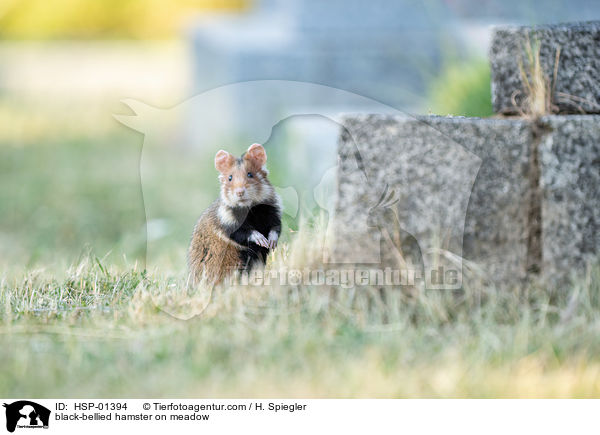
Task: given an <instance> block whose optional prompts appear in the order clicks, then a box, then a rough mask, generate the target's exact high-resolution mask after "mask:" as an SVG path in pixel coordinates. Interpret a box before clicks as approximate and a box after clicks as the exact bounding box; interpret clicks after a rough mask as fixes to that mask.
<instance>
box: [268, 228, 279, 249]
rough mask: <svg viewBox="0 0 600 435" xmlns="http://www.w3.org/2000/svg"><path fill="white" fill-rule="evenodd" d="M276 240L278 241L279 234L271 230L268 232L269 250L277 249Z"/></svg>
mask: <svg viewBox="0 0 600 435" xmlns="http://www.w3.org/2000/svg"><path fill="white" fill-rule="evenodd" d="M277 240H279V234H277V231H274V230H271V231H269V248H270V249H275V248H276V247H277Z"/></svg>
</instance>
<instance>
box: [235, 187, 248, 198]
mask: <svg viewBox="0 0 600 435" xmlns="http://www.w3.org/2000/svg"><path fill="white" fill-rule="evenodd" d="M234 193H235V194H236V195H237V196H238V197H239V198H241V197H242V196H244V194H245V193H246V189H244V188H243V187H238V188H237V189H235V191H234Z"/></svg>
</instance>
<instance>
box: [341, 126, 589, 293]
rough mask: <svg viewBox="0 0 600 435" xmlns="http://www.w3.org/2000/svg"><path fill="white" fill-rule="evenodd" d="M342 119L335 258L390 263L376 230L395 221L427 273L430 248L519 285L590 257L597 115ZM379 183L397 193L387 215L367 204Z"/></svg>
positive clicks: (566, 271)
mask: <svg viewBox="0 0 600 435" xmlns="http://www.w3.org/2000/svg"><path fill="white" fill-rule="evenodd" d="M344 125H345V127H346V128H347V131H346V132H345V133H344V134H342V136H341V140H340V148H339V154H340V168H339V176H338V178H339V187H338V192H339V195H338V196H339V197H338V201H337V204H336V231H337V233H338V235H340V236H341V237H338V238H337V239H336V245H335V246H336V248H335V250H334V253H335V254H336V255H335V256H336V257H337V258H338V259H344V258H346V259H348V261H350V260H357V258H351V257H352V255H354V256H356V253H357V252H358V253H359V254H360V255H363V256H364V255H367V256H368V254H374V255H372V256H371V257H370V259H371V260H372V261H371V262H374V263H376V262H378V261H380V262H381V263H382V264H385V265H388V264H393V262H394V260H395V258H394V255H391V254H390V249H389V245H390V244H389V241H386V240H385V237H383V235H384V232H385V231H382V228H392V229H394V225H396V226H397V229H398V231H396V233H395V236H397V237H396V239H397V240H396V239H395V238H394V237H392V239H394V240H393V241H394V242H395V243H396V242H397V245H398V246H400V247H401V248H402V251H403V254H407V253H408V256H409V257H410V256H411V255H413V254H414V252H415V250H414V249H412V250H411V243H412V245H415V244H416V246H417V250H416V252H417V254H418V256H420V257H421V261H422V262H423V267H424V271H425V277H427V273H428V270H429V272H430V271H431V270H435V268H436V267H437V265H439V264H440V260H439V259H438V258H435V255H434V256H431V255H429V253H431V252H434V253H436V252H437V253H439V252H446V253H449V254H450V256H452V255H454V256H456V257H464V258H465V259H467V260H470V261H473V262H475V263H476V265H477V266H479V268H480V269H481V272H482V273H483V276H484V277H486V278H489V279H490V280H491V281H493V282H494V283H497V284H500V285H516V284H519V283H522V282H523V281H524V280H525V278H527V277H528V276H529V274H530V273H534V274H537V273H539V274H540V277H541V278H543V279H544V280H545V281H546V282H548V283H552V284H553V285H557V286H558V285H562V283H565V282H566V280H567V279H568V278H570V277H571V276H572V275H573V273H576V274H581V273H582V271H583V270H584V269H585V267H586V265H587V264H589V263H590V262H594V261H597V260H598V254H599V253H600V231H599V230H600V115H568V116H562V115H561V116H547V117H543V118H541V119H540V120H537V121H536V120H525V119H478V118H445V117H425V116H424V117H418V118H410V117H393V116H376V115H370V116H366V115H362V116H348V117H347V118H346V119H345V120H344ZM357 156H359V157H358V158H357ZM475 156H476V157H478V158H479V159H481V161H480V163H481V165H480V167H479V165H478V164H476V162H475V161H476V160H477V159H474V157H475ZM473 171H475V175H476V178H473V177H474V175H473V174H474V173H473ZM385 186H387V189H388V191H392V190H393V191H395V192H396V197H397V198H398V199H399V201H398V202H397V203H395V204H392V206H388V209H392V210H393V213H388V212H385V213H379V214H378V213H376V212H374V209H373V205H374V204H376V203H377V202H378V199H379V198H380V196H381V192H383V191H384V190H385ZM469 186H472V189H471V188H470V187H469ZM388 196H389V195H388ZM388 202H389V201H388ZM384 203H385V201H384ZM375 211H376V208H375ZM389 232H390V233H393V231H389ZM386 242H387V245H388V246H387V248H386V246H385V245H386ZM407 248H408V249H407ZM439 248H441V250H440V249H439ZM379 249H380V250H381V251H379ZM392 251H393V249H392ZM348 253H352V255H351V256H350V257H344V255H346V254H348ZM379 254H381V255H380V256H378V255H379ZM365 262H369V261H365ZM417 263H418V259H417ZM444 267H445V268H446V267H452V265H451V264H448V263H445V264H444Z"/></svg>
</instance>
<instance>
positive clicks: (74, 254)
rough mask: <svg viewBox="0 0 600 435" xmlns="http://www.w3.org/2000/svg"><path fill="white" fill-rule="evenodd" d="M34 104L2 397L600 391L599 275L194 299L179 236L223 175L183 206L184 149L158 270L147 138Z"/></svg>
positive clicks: (17, 201) (289, 252)
mask: <svg viewBox="0 0 600 435" xmlns="http://www.w3.org/2000/svg"><path fill="white" fill-rule="evenodd" d="M47 100H48V99H47V98H46V99H45V101H47ZM38 103H39V102H36V103H35V104H34V105H33V106H27V105H26V104H24V103H23V104H21V103H17V102H16V101H15V100H14V99H11V98H10V97H7V96H6V95H4V96H3V95H1V94H0V113H1V114H2V117H0V122H1V123H2V128H1V129H0V343H1V346H0V366H1V367H2V370H0V396H3V397H32V398H36V397H37V398H42V397H54V398H56V397H245V396H248V397H273V396H278V397H597V396H598V395H599V393H600V267H598V265H590V267H589V268H588V270H587V271H586V272H584V273H582V274H580V275H579V276H573V280H572V282H571V283H570V284H569V285H568V286H565V287H562V288H557V289H549V288H546V287H544V286H542V285H540V284H537V283H535V282H532V283H531V284H530V285H527V286H522V287H516V288H503V289H500V288H495V287H494V286H493V285H491V284H490V283H489V282H487V280H486V277H485V276H483V277H482V276H473V277H469V279H468V280H467V281H466V282H465V286H464V288H463V289H462V290H460V291H453V292H449V291H439V290H429V291H424V290H415V289H398V288H391V287H354V288H351V289H341V288H335V287H329V286H311V285H278V284H273V285H269V286H258V287H257V286H242V285H232V286H227V287H219V288H215V289H214V290H212V291H209V290H206V289H201V288H200V289H195V290H193V289H188V288H187V286H186V285H185V262H184V260H183V259H184V257H185V250H186V249H187V246H186V245H185V243H182V242H180V241H181V240H185V239H186V238H187V237H188V236H189V234H191V225H190V219H193V217H194V216H195V215H197V214H198V213H199V212H200V211H201V210H199V209H198V207H199V206H198V205H197V204H198V203H199V202H201V201H204V200H206V195H208V196H210V195H214V194H215V193H216V182H215V180H214V179H213V176H214V174H208V175H207V177H209V178H206V179H205V180H209V179H210V180H212V181H210V182H209V181H206V183H209V184H210V183H212V184H210V188H209V192H208V193H206V192H199V193H198V195H199V196H198V197H197V198H192V199H190V198H181V197H179V196H178V195H177V194H176V192H178V191H181V190H182V186H184V185H189V183H196V182H198V178H197V177H198V174H197V173H196V172H197V171H196V167H195V164H194V161H193V160H191V159H189V158H187V156H186V155H185V154H178V153H173V152H172V151H170V158H171V159H177V164H176V165H174V166H175V167H177V173H176V174H175V173H173V174H167V175H169V176H166V177H164V178H162V179H161V180H159V181H160V182H157V183H156V184H155V185H154V186H153V189H154V192H155V198H154V199H155V203H156V204H162V206H163V207H164V208H165V209H169V208H172V207H177V208H178V209H180V210H184V213H183V215H182V216H181V219H180V220H178V221H173V222H171V223H170V225H171V226H170V232H169V233H168V234H167V235H165V236H164V237H163V238H162V239H161V241H160V245H159V246H160V249H161V250H162V251H163V252H164V262H163V264H162V265H161V267H158V268H157V267H146V264H145V249H146V235H147V234H146V216H145V210H144V201H143V197H142V192H141V185H140V173H139V159H140V153H141V147H142V142H143V138H142V136H141V135H139V134H138V133H135V132H133V131H131V130H128V129H127V128H125V127H124V126H120V125H119V124H117V123H116V121H113V120H108V121H106V126H103V127H102V128H99V127H98V125H97V124H98V123H97V119H96V117H95V116H93V120H92V121H90V122H88V121H89V120H88V119H87V118H85V117H86V116H90V115H89V114H90V109H89V107H88V108H86V109H85V110H84V109H82V108H81V107H78V106H73V104H69V105H67V106H66V107H64V108H63V110H62V111H60V110H58V109H57V108H56V107H54V106H51V107H49V108H48V109H46V110H43V109H41V108H40V106H39V104H38ZM93 110H96V111H97V113H104V114H106V113H111V110H112V108H106V107H95V108H93ZM202 195H204V196H202ZM192 223H193V220H192ZM315 231H318V228H315V227H314V226H308V225H307V226H301V227H300V228H299V230H298V231H295V232H293V233H292V232H291V231H290V232H289V234H288V236H289V237H287V239H286V241H284V242H283V243H282V244H281V245H280V246H279V248H278V250H277V251H276V253H275V255H274V256H273V257H272V258H271V261H270V265H269V267H271V268H277V267H279V266H282V265H285V266H288V267H297V268H303V267H308V266H310V267H318V266H319V265H318V262H316V260H315V259H316V258H318V255H316V253H315V252H314V246H313V245H312V244H311V243H310V240H312V237H313V236H314V232H315Z"/></svg>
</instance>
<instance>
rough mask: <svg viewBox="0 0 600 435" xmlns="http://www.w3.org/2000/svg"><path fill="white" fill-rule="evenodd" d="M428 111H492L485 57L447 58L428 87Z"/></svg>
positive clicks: (480, 114) (487, 113)
mask: <svg viewBox="0 0 600 435" xmlns="http://www.w3.org/2000/svg"><path fill="white" fill-rule="evenodd" d="M428 96H429V98H428V106H427V107H426V108H425V109H427V110H428V111H430V112H432V113H435V114H439V115H455V116H478V117H486V116H491V115H493V110H492V94H491V77H490V66H489V62H488V61H487V60H486V59H479V58H471V59H467V60H464V61H446V62H445V63H444V64H443V65H442V69H441V72H440V75H439V76H438V77H436V78H435V79H434V80H432V82H431V84H430V85H429V89H428Z"/></svg>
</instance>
